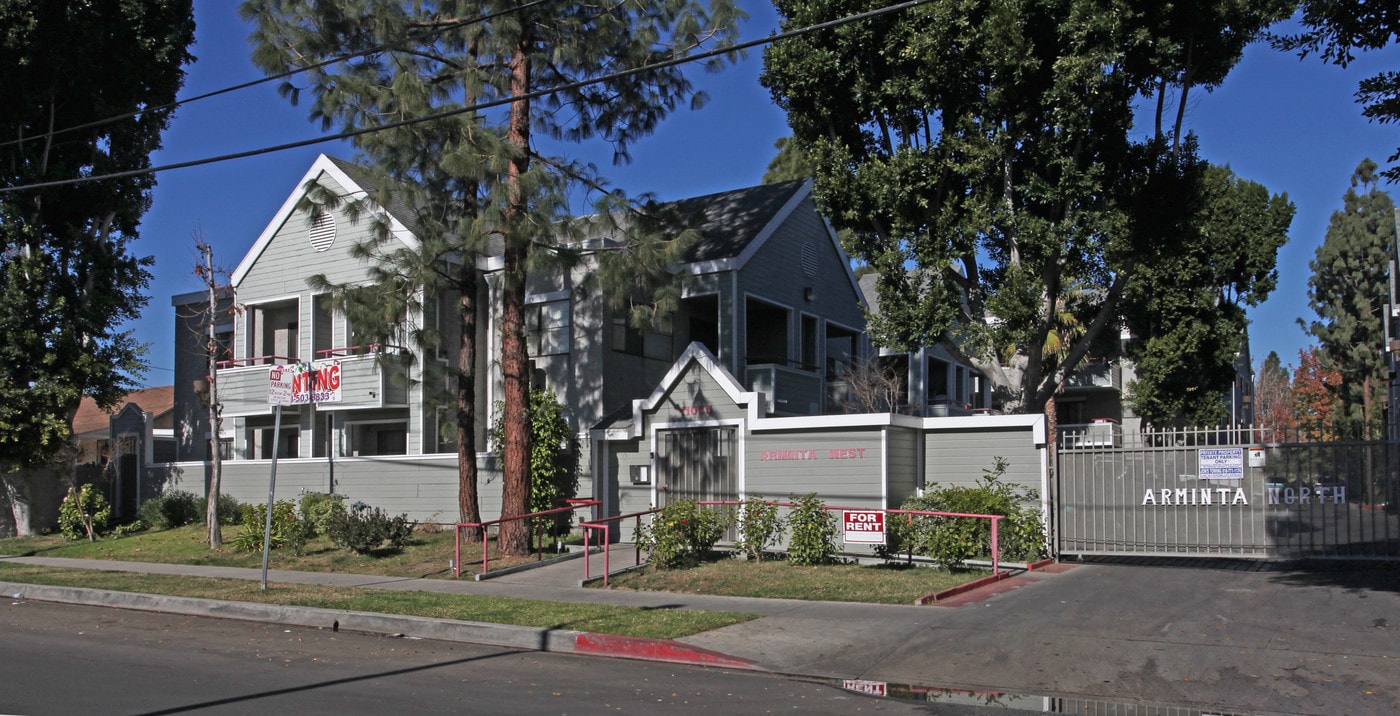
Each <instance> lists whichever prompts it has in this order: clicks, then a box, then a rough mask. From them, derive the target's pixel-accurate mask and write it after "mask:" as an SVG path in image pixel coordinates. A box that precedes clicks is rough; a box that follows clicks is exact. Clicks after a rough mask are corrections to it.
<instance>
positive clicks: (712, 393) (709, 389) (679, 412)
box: [649, 363, 746, 427]
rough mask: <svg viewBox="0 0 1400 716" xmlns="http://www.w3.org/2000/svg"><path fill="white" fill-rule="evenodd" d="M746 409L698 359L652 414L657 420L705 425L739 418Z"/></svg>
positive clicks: (660, 421)
mask: <svg viewBox="0 0 1400 716" xmlns="http://www.w3.org/2000/svg"><path fill="white" fill-rule="evenodd" d="M745 415H746V411H745V410H744V408H741V407H739V406H737V405H735V404H734V402H733V401H731V400H730V399H729V393H727V392H726V391H725V390H724V388H723V387H721V386H720V384H719V382H718V381H716V380H715V379H714V377H713V376H711V375H710V373H709V372H708V371H706V370H704V369H702V368H700V366H699V365H697V364H695V363H691V365H690V368H689V369H688V370H687V371H686V373H685V374H684V375H683V376H681V378H680V379H679V380H678V381H676V385H675V387H674V388H672V390H671V391H670V392H669V393H667V394H666V395H665V396H664V397H663V398H662V400H661V403H660V404H659V405H658V406H657V408H656V411H655V413H653V414H652V415H651V416H649V419H650V421H651V422H654V423H670V424H672V426H673V427H675V424H678V423H695V424H697V425H702V424H705V423H713V422H715V421H717V420H739V419H742V418H744V417H745Z"/></svg>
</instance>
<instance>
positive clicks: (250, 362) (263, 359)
mask: <svg viewBox="0 0 1400 716" xmlns="http://www.w3.org/2000/svg"><path fill="white" fill-rule="evenodd" d="M278 361H281V363H278ZM300 362H301V359H300V358H297V357H295V356H272V355H268V356H249V357H247V358H230V359H228V360H221V361H219V368H247V367H250V366H260V365H288V364H291V363H300ZM240 364H241V365H240Z"/></svg>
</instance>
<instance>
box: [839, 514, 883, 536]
mask: <svg viewBox="0 0 1400 716" xmlns="http://www.w3.org/2000/svg"><path fill="white" fill-rule="evenodd" d="M841 523H842V524H843V525H845V539H846V543H847V544H884V543H885V512H884V510H842V511H841Z"/></svg>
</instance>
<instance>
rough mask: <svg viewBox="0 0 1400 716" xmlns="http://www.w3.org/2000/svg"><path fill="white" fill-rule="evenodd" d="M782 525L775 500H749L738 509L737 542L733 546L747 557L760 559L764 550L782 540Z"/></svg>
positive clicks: (781, 518)
mask: <svg viewBox="0 0 1400 716" xmlns="http://www.w3.org/2000/svg"><path fill="white" fill-rule="evenodd" d="M783 527H784V523H783V517H782V514H781V513H780V512H779V510H778V504H777V503H776V502H764V501H762V500H749V501H748V502H745V503H744V506H743V507H742V508H740V510H739V542H738V544H736V545H735V546H736V547H738V548H739V551H741V552H743V553H744V554H746V555H748V557H749V559H752V560H759V559H762V558H763V551H764V550H766V549H768V547H769V546H771V545H774V544H777V543H778V542H779V541H780V540H782V538H783Z"/></svg>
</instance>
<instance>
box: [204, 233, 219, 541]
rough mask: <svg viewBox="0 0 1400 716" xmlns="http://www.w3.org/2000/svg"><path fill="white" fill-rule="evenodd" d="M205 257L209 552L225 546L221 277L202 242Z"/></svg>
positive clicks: (210, 252)
mask: <svg viewBox="0 0 1400 716" xmlns="http://www.w3.org/2000/svg"><path fill="white" fill-rule="evenodd" d="M199 249H200V251H201V252H202V253H203V254H204V270H205V276H204V278H205V280H206V281H208V288H209V305H208V306H207V307H206V308H205V309H204V320H205V340H206V343H205V355H206V358H207V360H208V361H209V366H208V368H209V490H208V491H207V492H206V493H205V504H204V519H205V524H206V525H207V526H208V528H209V549H219V548H220V547H222V546H223V544H224V535H223V527H222V525H220V524H219V492H220V490H221V489H222V486H221V483H222V482H223V475H224V462H223V456H221V455H220V454H219V433H221V432H222V431H223V417H222V415H221V414H220V413H222V410H221V408H222V406H221V405H219V342H218V340H217V338H216V336H215V333H214V324H215V320H214V316H215V314H216V313H217V312H218V310H219V282H218V279H217V276H218V274H216V273H214V249H213V248H212V247H211V246H209V244H206V243H204V242H203V241H201V242H200V245H199Z"/></svg>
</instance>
